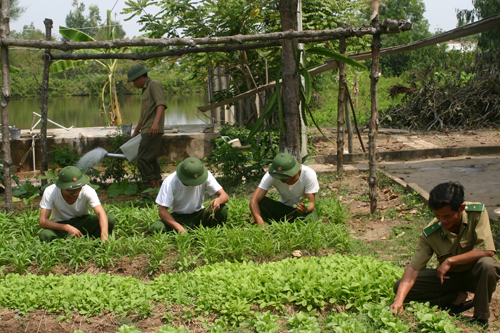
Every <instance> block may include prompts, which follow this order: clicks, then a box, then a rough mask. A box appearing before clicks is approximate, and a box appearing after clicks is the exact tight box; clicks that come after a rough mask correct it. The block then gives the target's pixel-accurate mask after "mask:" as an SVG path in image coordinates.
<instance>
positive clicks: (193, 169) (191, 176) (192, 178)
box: [177, 157, 208, 186]
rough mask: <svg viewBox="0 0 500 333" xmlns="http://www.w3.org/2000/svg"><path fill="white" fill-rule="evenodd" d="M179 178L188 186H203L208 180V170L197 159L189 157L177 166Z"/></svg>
mask: <svg viewBox="0 0 500 333" xmlns="http://www.w3.org/2000/svg"><path fill="white" fill-rule="evenodd" d="M177 177H178V178H179V180H180V181H181V182H182V183H183V184H186V185H189V186H196V185H201V184H203V183H204V182H205V181H206V180H207V178H208V171H207V168H206V167H205V166H204V165H203V163H202V162H201V161H200V160H199V159H197V158H196V157H188V158H186V159H185V160H184V161H182V162H181V163H179V165H178V166H177Z"/></svg>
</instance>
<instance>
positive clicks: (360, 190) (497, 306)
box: [0, 130, 500, 333]
mask: <svg viewBox="0 0 500 333" xmlns="http://www.w3.org/2000/svg"><path fill="white" fill-rule="evenodd" d="M327 135H331V136H332V140H333V141H336V133H332V131H329V132H328V130H327ZM395 136H396V137H398V136H403V137H409V136H415V137H416V138H413V141H415V140H420V139H421V140H423V141H425V142H429V143H431V144H434V145H438V146H440V147H461V146H475V145H479V144H485V145H499V142H500V132H499V131H494V130H483V131H465V132H463V131H462V132H453V133H445V132H443V133H441V132H439V133H438V132H436V133H426V134H419V135H406V136H405V135H402V134H390V133H388V134H384V131H381V132H380V133H379V136H378V143H379V145H380V146H379V149H381V150H382V149H385V150H398V149H416V148H414V147H411V146H410V145H408V144H406V143H405V142H401V140H400V139H399V138H395ZM363 139H364V140H365V141H364V142H365V146H367V138H366V137H364V138H363ZM356 140H357V138H356ZM403 141H405V140H404V139H403ZM313 145H314V147H315V149H316V150H317V151H318V153H320V154H330V153H333V154H334V153H336V152H335V151H333V152H332V150H335V149H336V147H335V146H334V145H332V144H331V143H329V142H327V141H324V140H323V139H317V138H316V139H314V140H313ZM358 145H359V144H358ZM355 147H356V145H355ZM355 149H361V148H360V146H359V148H355ZM312 166H313V168H314V164H313V165H312ZM170 169H171V168H170ZM320 187H321V188H326V187H329V188H330V189H331V190H333V191H334V192H336V193H337V194H338V195H337V198H338V199H339V201H341V202H342V204H343V205H344V206H346V207H348V209H349V211H350V212H351V214H352V215H351V216H352V217H351V218H350V220H349V221H348V225H349V227H350V232H351V234H352V236H353V237H354V238H358V239H361V240H363V241H364V242H367V243H371V242H379V241H383V242H388V243H389V242H391V239H390V238H391V237H390V236H391V232H393V231H392V230H393V228H394V227H399V230H404V229H405V227H406V226H407V225H408V224H409V223H411V222H409V221H411V219H408V218H407V219H403V217H406V216H407V215H412V214H416V213H417V210H416V209H415V208H413V207H407V206H406V205H405V204H404V203H403V201H402V200H401V194H400V193H396V192H394V191H393V189H392V188H391V187H390V186H386V187H381V188H379V199H378V211H380V212H384V211H389V210H392V211H396V212H397V214H396V216H395V217H394V218H384V217H382V218H380V217H371V215H370V214H369V212H370V204H369V201H368V198H367V193H368V185H367V179H366V175H365V174H363V173H358V172H346V173H345V175H344V178H343V179H342V180H340V179H337V180H334V181H332V182H330V183H320ZM346 187H347V188H348V191H346ZM248 191H250V189H249V190H248ZM249 193H250V192H249ZM249 193H247V194H249ZM320 195H322V194H321V193H320ZM323 195H327V194H326V193H324V194H323ZM137 197H138V198H139V197H140V195H137ZM100 198H101V201H102V202H104V203H111V202H120V201H122V200H130V197H125V196H119V197H118V198H107V196H106V191H105V190H102V191H101V192H100ZM38 202H39V198H38V199H35V200H34V202H33V207H37V206H38ZM16 207H17V208H19V209H21V210H22V209H23V208H25V207H24V204H23V203H22V202H21V203H16ZM378 216H379V215H378ZM398 236H399V235H398ZM398 236H396V237H398ZM392 238H394V237H392ZM389 246H390V244H389ZM394 250H395V253H397V252H398V251H397V250H401V249H400V248H399V249H394ZM327 252H328V251H325V253H322V254H323V255H326V254H327ZM386 253H387V251H386ZM379 254H381V256H380V258H381V259H391V258H389V257H388V256H390V254H385V258H384V254H383V253H382V251H380V252H379ZM290 256H291V254H290ZM407 263H408V261H407V260H406V261H405V262H401V266H402V267H404V266H406V264H407ZM171 267H172V263H169V262H168V261H167V262H166V263H164V264H163V265H162V267H160V269H159V271H158V272H157V273H156V275H158V274H162V273H166V272H171ZM30 271H32V272H33V273H36V272H37V267H32V268H31V269H30ZM8 272H9V269H8V268H7V269H6V270H5V271H4V273H8ZM81 272H86V273H92V274H97V273H100V272H105V273H110V274H116V275H122V276H134V277H137V278H139V279H142V280H144V279H151V278H154V277H155V276H156V275H155V276H150V275H148V273H147V272H148V264H147V260H146V258H145V257H142V256H138V257H136V258H135V259H134V260H128V259H127V258H124V259H122V261H120V262H119V263H118V262H117V263H115V265H114V267H110V268H108V269H102V268H98V267H96V266H93V265H88V266H84V267H80V268H79V269H78V272H77V274H79V273H81ZM53 273H54V274H63V275H69V274H73V273H75V271H74V269H68V268H67V267H66V266H60V267H56V268H55V269H54V271H53ZM490 310H491V318H490V328H492V330H491V331H493V329H494V328H497V327H500V290H497V291H496V292H495V293H494V294H493V297H492V301H491V303H490ZM153 312H154V314H153V315H152V316H150V317H148V318H146V319H143V318H140V317H138V316H134V315H129V316H126V317H117V316H115V315H113V314H111V313H107V312H105V313H103V315H102V316H95V317H84V316H81V315H78V314H73V315H72V316H71V317H68V318H66V317H64V318H63V317H60V316H65V314H64V313H56V314H54V313H52V314H49V313H47V312H46V311H41V310H38V311H35V312H32V313H30V314H29V315H27V316H24V315H20V314H19V313H18V311H16V310H0V332H4V333H11V332H12V333H18V332H61V333H62V332H74V331H75V330H82V331H84V332H86V333H90V332H117V331H118V328H119V327H120V326H122V325H123V324H127V325H129V326H131V325H135V326H136V327H137V329H139V330H141V331H142V332H154V331H156V330H158V329H159V328H160V327H161V326H162V325H165V324H166V322H167V321H168V322H170V323H171V324H173V325H175V326H180V325H185V326H186V327H188V328H189V329H190V330H191V332H207V329H205V328H203V325H202V323H201V322H199V321H198V320H197V319H192V320H185V319H182V318H183V316H182V314H183V313H184V310H183V308H182V307H180V306H175V305H174V306H171V307H169V308H168V309H167V308H165V306H157V307H156V308H155V309H154V311H153ZM472 315H473V311H472V310H469V311H467V312H465V313H464V316H465V317H466V318H467V317H469V318H470V317H471V316H472ZM61 319H62V320H61ZM459 326H460V327H461V328H462V329H464V332H477V329H475V328H471V327H470V326H467V325H465V324H459Z"/></svg>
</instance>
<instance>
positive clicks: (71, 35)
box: [59, 26, 95, 42]
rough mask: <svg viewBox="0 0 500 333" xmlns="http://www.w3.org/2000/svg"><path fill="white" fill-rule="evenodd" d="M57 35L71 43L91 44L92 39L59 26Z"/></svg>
mask: <svg viewBox="0 0 500 333" xmlns="http://www.w3.org/2000/svg"><path fill="white" fill-rule="evenodd" d="M59 33H60V34H61V35H63V36H64V37H66V38H67V39H69V40H70V41H73V42H93V41H95V39H94V38H92V37H90V36H89V35H87V34H86V33H84V32H81V31H80V30H76V29H73V28H67V27H63V26H59Z"/></svg>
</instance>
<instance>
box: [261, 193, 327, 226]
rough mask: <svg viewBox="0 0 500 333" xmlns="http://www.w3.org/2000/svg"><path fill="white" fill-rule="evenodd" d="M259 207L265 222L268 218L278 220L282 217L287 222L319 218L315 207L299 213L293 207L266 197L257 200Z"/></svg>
mask: <svg viewBox="0 0 500 333" xmlns="http://www.w3.org/2000/svg"><path fill="white" fill-rule="evenodd" d="M259 208H260V214H261V216H262V219H263V220H264V221H265V222H269V221H270V220H275V221H277V222H279V221H281V220H283V219H284V218H286V220H287V221H288V222H292V221H294V220H296V219H301V220H308V221H317V220H318V219H319V218H318V213H317V212H316V209H313V211H312V212H310V213H308V214H300V213H299V212H297V210H296V209H295V208H293V207H290V206H287V205H285V204H284V203H282V202H279V201H275V200H273V199H271V198H268V197H264V199H262V200H261V201H260V202H259Z"/></svg>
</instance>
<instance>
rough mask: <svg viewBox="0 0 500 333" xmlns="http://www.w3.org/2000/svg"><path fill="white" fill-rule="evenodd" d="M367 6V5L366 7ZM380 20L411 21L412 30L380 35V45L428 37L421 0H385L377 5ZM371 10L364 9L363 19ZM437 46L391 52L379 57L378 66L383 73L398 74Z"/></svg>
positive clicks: (419, 60) (395, 44)
mask: <svg viewBox="0 0 500 333" xmlns="http://www.w3.org/2000/svg"><path fill="white" fill-rule="evenodd" d="M367 8H368V7H367ZM379 13H380V20H381V21H382V20H383V19H385V18H392V19H395V20H401V19H403V20H406V21H409V22H411V23H412V30H411V31H406V32H404V33H400V34H386V35H382V38H381V41H382V47H390V46H397V45H403V44H408V43H411V42H414V41H417V40H420V39H422V38H425V37H429V36H430V35H431V33H430V32H429V22H428V21H427V19H426V18H425V17H424V13H425V4H424V2H423V0H386V1H383V2H382V3H381V4H380V7H379ZM370 14H371V12H370V11H368V10H367V11H365V12H364V17H365V19H369V17H370ZM436 47H437V46H430V47H429V48H425V49H422V50H421V51H418V50H417V51H412V52H405V53H398V54H393V55H390V56H387V57H382V58H380V68H381V70H382V73H383V74H384V75H395V76H399V75H401V74H402V73H403V72H405V71H407V70H408V69H410V68H412V67H413V66H415V65H416V64H417V63H420V62H421V60H422V59H425V58H426V54H427V53H428V52H429V50H430V49H435V48H436Z"/></svg>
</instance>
